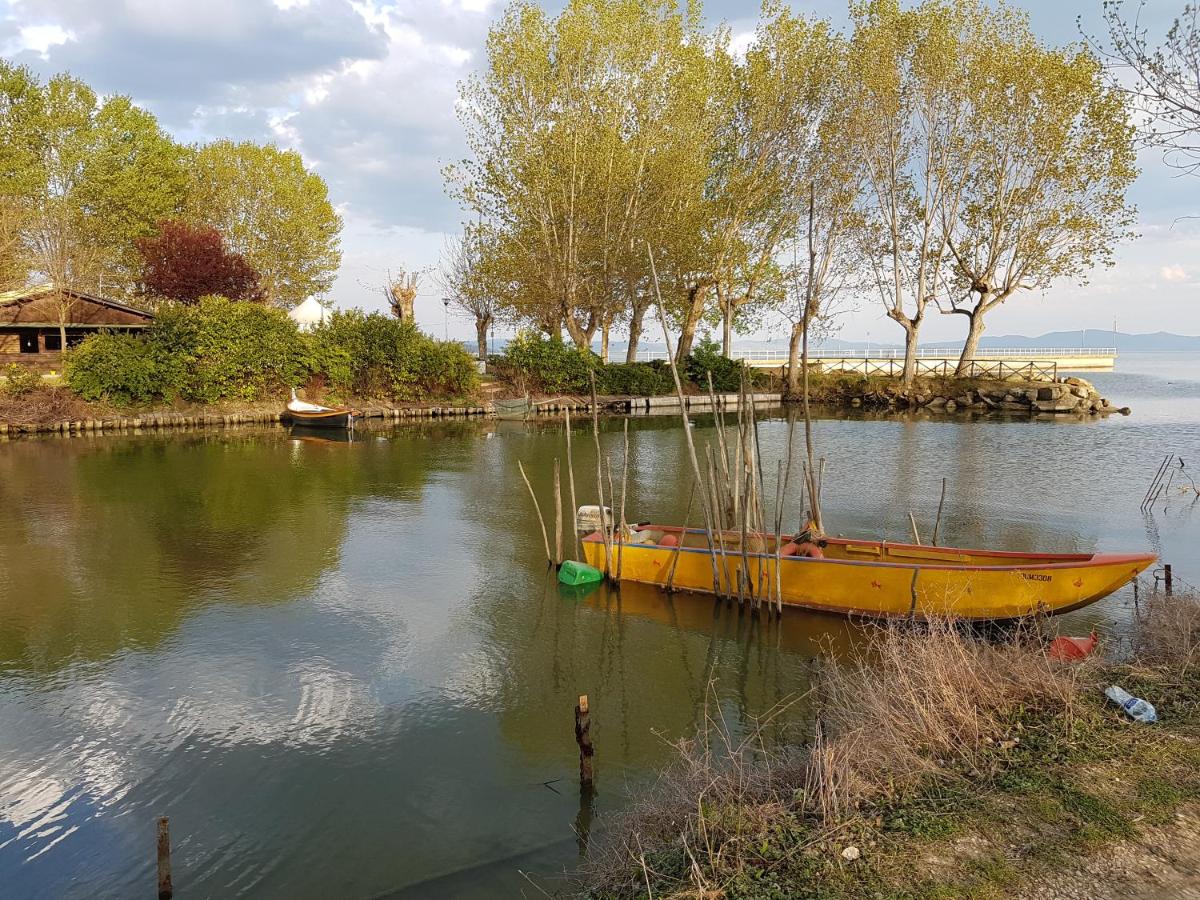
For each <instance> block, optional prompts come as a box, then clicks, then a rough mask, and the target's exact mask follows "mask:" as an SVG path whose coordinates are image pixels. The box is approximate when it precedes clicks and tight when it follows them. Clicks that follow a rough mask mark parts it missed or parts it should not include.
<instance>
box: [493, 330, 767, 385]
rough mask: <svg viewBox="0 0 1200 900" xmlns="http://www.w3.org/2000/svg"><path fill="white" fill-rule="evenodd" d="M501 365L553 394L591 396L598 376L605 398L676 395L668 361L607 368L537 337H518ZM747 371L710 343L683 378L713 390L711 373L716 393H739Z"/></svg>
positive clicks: (700, 347)
mask: <svg viewBox="0 0 1200 900" xmlns="http://www.w3.org/2000/svg"><path fill="white" fill-rule="evenodd" d="M496 361H497V363H498V366H497V368H498V370H499V372H500V373H501V374H502V375H504V376H506V377H508V378H510V379H511V380H513V381H516V382H517V383H518V384H521V385H523V386H524V387H525V389H527V390H538V391H542V392H544V393H547V394H560V393H565V394H587V393H589V392H590V391H591V375H592V373H595V376H596V390H597V391H599V392H600V393H604V394H624V395H630V396H639V397H645V396H650V397H654V396H661V395H664V394H670V393H673V392H674V390H675V382H674V380H673V379H672V378H671V369H670V366H669V364H668V363H667V362H666V361H665V360H655V361H653V362H646V363H608V364H605V363H604V362H602V361H601V359H600V357H599V356H597V355H596V354H595V353H592V352H591V351H590V350H581V349H579V348H578V347H574V346H571V345H568V344H566V343H564V342H563V341H562V340H561V339H559V338H553V337H545V336H543V335H539V334H535V333H531V332H522V333H521V334H518V335H517V337H516V338H514V339H513V340H512V341H511V342H510V343H509V345H508V347H507V348H506V349H505V351H504V354H503V355H502V356H500V357H498V358H497V360H496ZM744 368H745V367H744V365H743V363H741V362H740V361H738V360H732V359H727V358H726V357H724V356H722V355H721V348H720V345H719V344H718V343H716V342H715V341H713V340H711V339H709V338H704V339H702V340H701V341H700V342H699V343H698V344H697V345H696V347H695V349H694V350H693V352H692V354H691V355H690V356H689V357H688V358H687V360H686V361H685V363H684V366H683V369H682V371H681V372H680V376H681V377H683V378H684V379H686V380H687V381H690V382H692V383H693V384H695V385H696V386H697V387H699V388H701V389H704V390H707V389H708V375H709V373H711V374H712V380H713V387H714V388H715V389H716V390H718V391H736V390H737V389H738V388H739V387H740V385H741V379H742V372H743V370H744ZM750 378H751V381H752V382H753V383H757V382H760V381H761V380H762V373H760V372H754V371H751V372H750Z"/></svg>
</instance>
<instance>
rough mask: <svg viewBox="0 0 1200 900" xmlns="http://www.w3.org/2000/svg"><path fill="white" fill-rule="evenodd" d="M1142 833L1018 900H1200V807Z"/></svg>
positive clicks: (1188, 808) (1027, 891) (1029, 890)
mask: <svg viewBox="0 0 1200 900" xmlns="http://www.w3.org/2000/svg"><path fill="white" fill-rule="evenodd" d="M1141 831H1142V833H1141V835H1140V836H1139V837H1138V839H1137V840H1132V841H1121V842H1120V843H1117V844H1112V845H1110V846H1108V847H1107V848H1105V849H1104V850H1103V851H1102V852H1101V853H1098V854H1096V855H1094V856H1090V857H1087V858H1085V859H1082V860H1080V863H1079V865H1077V866H1073V867H1071V868H1069V869H1067V870H1065V871H1061V872H1059V873H1057V874H1056V875H1054V876H1053V877H1051V878H1050V879H1048V880H1043V881H1042V882H1041V883H1040V884H1037V885H1031V886H1029V887H1027V888H1025V889H1024V890H1021V891H1019V892H1017V894H1016V896H1017V897H1018V898H1020V900H1166V898H1170V900H1200V805H1196V804H1191V805H1188V806H1185V807H1183V808H1182V809H1181V810H1180V811H1179V812H1177V813H1176V814H1175V818H1174V821H1172V822H1169V823H1167V824H1165V825H1152V826H1146V827H1143V828H1142V829H1141Z"/></svg>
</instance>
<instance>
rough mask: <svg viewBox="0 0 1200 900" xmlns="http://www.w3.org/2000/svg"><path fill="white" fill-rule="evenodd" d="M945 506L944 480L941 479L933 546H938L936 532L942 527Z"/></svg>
mask: <svg viewBox="0 0 1200 900" xmlns="http://www.w3.org/2000/svg"><path fill="white" fill-rule="evenodd" d="M945 504H946V479H945V478H943V479H942V499H940V500H938V512H937V521H935V522H934V523H933V546H935V547H936V546H937V545H938V530H939V529H940V528H941V527H942V507H943V506H945Z"/></svg>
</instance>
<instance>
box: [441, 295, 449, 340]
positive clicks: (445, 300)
mask: <svg viewBox="0 0 1200 900" xmlns="http://www.w3.org/2000/svg"><path fill="white" fill-rule="evenodd" d="M442 308H443V309H444V310H445V313H446V314H445V319H444V320H443V321H444V327H445V339H446V340H450V298H449V297H443V298H442Z"/></svg>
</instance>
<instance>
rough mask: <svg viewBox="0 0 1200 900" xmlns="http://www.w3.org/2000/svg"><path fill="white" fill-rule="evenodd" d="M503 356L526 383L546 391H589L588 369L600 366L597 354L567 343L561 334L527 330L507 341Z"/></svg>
mask: <svg viewBox="0 0 1200 900" xmlns="http://www.w3.org/2000/svg"><path fill="white" fill-rule="evenodd" d="M504 360H505V364H506V366H507V367H508V368H509V369H511V371H512V372H513V373H514V374H515V375H516V376H517V377H519V378H520V379H521V380H523V381H524V382H525V384H526V386H527V387H529V388H534V389H538V390H542V391H545V392H546V393H550V394H556V393H573V394H581V393H586V392H588V391H590V390H591V389H592V383H591V373H592V372H594V371H596V370H597V369H598V367H599V366H600V360H599V358H598V357H597V356H596V354H594V353H592V352H591V351H588V350H580V349H579V348H577V347H570V346H568V345H567V344H564V343H563V341H562V339H561V338H547V337H544V336H542V335H540V334H535V333H532V332H527V331H523V332H521V333H520V334H518V335H517V336H516V337H515V338H513V339H512V340H511V341H510V342H509V344H508V347H507V348H505V351H504ZM597 388H599V381H597Z"/></svg>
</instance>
